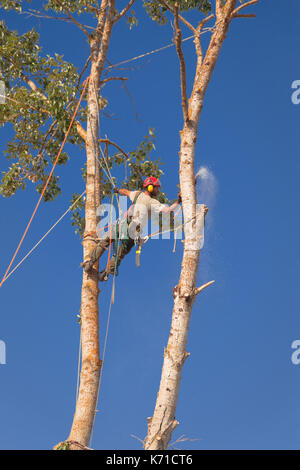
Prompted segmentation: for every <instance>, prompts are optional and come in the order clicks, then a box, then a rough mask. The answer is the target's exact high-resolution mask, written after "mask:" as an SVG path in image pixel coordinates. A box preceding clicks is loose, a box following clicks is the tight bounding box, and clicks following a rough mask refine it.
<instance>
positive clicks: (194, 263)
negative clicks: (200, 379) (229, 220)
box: [144, 0, 237, 450]
mask: <svg viewBox="0 0 300 470" xmlns="http://www.w3.org/2000/svg"><path fill="white" fill-rule="evenodd" d="M236 3H237V0H227V2H226V4H225V6H222V3H221V2H220V1H218V0H217V2H216V4H217V5H216V6H217V9H216V13H217V18H216V25H215V26H216V29H215V31H214V33H213V35H212V37H211V41H210V44H209V47H208V49H207V53H206V56H205V58H204V60H203V58H202V51H201V46H200V31H201V29H197V31H198V33H199V36H198V39H197V38H196V40H195V43H196V52H197V68H196V74H195V80H194V87H193V91H192V95H191V98H190V100H189V105H188V117H187V119H186V120H185V123H184V127H183V130H182V131H181V132H180V152H179V159H180V175H179V176H180V190H181V195H182V206H183V216H184V231H185V241H184V252H183V259H182V265H181V273H180V279H179V283H178V286H176V287H175V288H174V290H173V296H174V307H173V313H172V323H171V330H170V335H169V340H168V345H167V348H166V349H165V351H164V361H163V368H162V375H161V381H160V386H159V391H158V395H157V400H156V406H155V410H154V414H153V416H152V418H148V433H147V436H146V439H145V441H144V447H145V449H146V450H152V449H153V450H158V449H160V450H161V449H162V450H163V449H167V448H168V445H169V442H170V439H171V435H172V432H173V430H174V429H175V428H176V426H177V425H178V421H176V420H175V413H176V406H177V400H178V393H179V386H180V380H181V373H182V367H183V364H184V362H185V360H186V358H187V357H188V356H189V353H187V352H186V344H187V340H188V330H189V323H190V318H191V312H192V308H193V305H194V302H195V299H196V296H197V294H198V293H199V292H200V291H201V290H203V287H205V286H202V287H201V288H196V281H197V273H198V266H199V259H200V247H199V246H198V245H199V235H200V231H201V227H202V226H203V223H204V211H203V210H202V206H197V195H196V188H195V168H194V162H195V146H196V141H197V131H198V122H199V118H200V115H201V111H202V107H203V101H204V97H205V93H206V90H207V86H208V84H209V81H210V78H211V75H212V73H213V70H214V67H215V65H216V62H217V59H218V57H219V54H220V51H221V48H222V45H223V42H224V40H225V37H226V33H227V31H228V27H229V24H230V21H231V19H232V17H233V12H234V8H235V6H236ZM181 66H182V64H181ZM184 88H185V86H183V89H184ZM183 102H184V100H183ZM184 115H185V113H184Z"/></svg>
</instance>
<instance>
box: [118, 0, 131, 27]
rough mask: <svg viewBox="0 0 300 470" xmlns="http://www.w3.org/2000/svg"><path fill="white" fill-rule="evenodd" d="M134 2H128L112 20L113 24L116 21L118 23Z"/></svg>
mask: <svg viewBox="0 0 300 470" xmlns="http://www.w3.org/2000/svg"><path fill="white" fill-rule="evenodd" d="M134 2H135V0H130V2H129V3H128V4H127V5H126V7H125V8H123V10H122V11H121V12H120V13H119V14H118V15H117V16H116V17H115V18H114V20H113V23H114V24H115V23H116V22H117V21H119V20H120V19H121V18H122V17H123V16H124V15H126V13H127V12H128V11H129V10H130V8H131V7H132V5H133V4H134Z"/></svg>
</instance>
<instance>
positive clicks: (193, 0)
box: [143, 0, 212, 25]
mask: <svg viewBox="0 0 300 470" xmlns="http://www.w3.org/2000/svg"><path fill="white" fill-rule="evenodd" d="M176 1H177V3H178V7H179V11H181V12H184V11H189V10H191V9H194V8H197V9H198V10H199V11H200V12H201V13H203V14H205V15H207V14H208V13H209V12H211V10H212V5H211V1H210V0H168V1H167V3H168V5H170V6H171V7H173V8H174V6H175V3H176ZM143 3H144V7H145V8H146V11H147V13H148V15H149V16H150V17H151V18H152V19H153V20H154V21H157V22H158V23H159V24H161V25H162V24H166V23H167V22H168V18H167V17H166V12H167V11H168V9H167V8H166V7H164V6H163V5H161V4H160V3H159V2H158V1H157V0H143Z"/></svg>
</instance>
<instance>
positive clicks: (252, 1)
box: [232, 0, 259, 16]
mask: <svg viewBox="0 0 300 470" xmlns="http://www.w3.org/2000/svg"><path fill="white" fill-rule="evenodd" d="M258 1H259V0H251V1H250V2H246V3H243V5H241V6H239V7H238V8H236V9H235V10H234V11H233V12H232V16H235V15H236V14H237V13H239V12H240V11H241V10H243V9H244V8H246V7H249V6H251V5H255V4H256V3H258Z"/></svg>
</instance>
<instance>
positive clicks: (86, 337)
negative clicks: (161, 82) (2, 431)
mask: <svg viewBox="0 0 300 470" xmlns="http://www.w3.org/2000/svg"><path fill="white" fill-rule="evenodd" d="M108 5H109V6H108ZM107 6H108V12H107V11H106V10H107ZM113 14H114V1H112V0H111V1H107V0H103V1H102V4H101V10H100V13H99V18H98V27H97V30H96V33H95V36H94V39H93V40H92V41H91V74H90V78H89V88H88V103H87V109H88V121H87V134H86V155H87V183H86V206H85V233H86V234H90V233H95V231H96V225H97V220H96V209H97V207H98V206H99V205H100V202H101V201H100V189H101V188H100V171H99V164H98V158H99V144H98V139H99V135H98V133H99V104H98V97H99V88H100V79H101V74H102V70H103V65H104V62H105V59H106V55H107V50H108V46H109V40H110V36H111V31H112V25H113V22H112V19H113ZM99 48H100V49H99ZM94 246H95V242H94V240H93V238H92V237H90V236H87V237H86V238H85V239H84V242H83V254H84V259H87V258H88V256H89V253H90V252H91V251H92V249H93V248H94ZM95 268H96V269H95V270H94V271H93V272H92V273H91V274H89V275H88V274H86V273H85V272H84V273H83V280H82V290H81V340H82V367H81V374H80V387H79V394H78V400H77V403H76V411H75V415H74V419H73V425H72V429H71V432H70V436H69V438H68V442H70V447H69V448H70V449H81V448H82V446H88V445H89V442H90V438H91V433H92V430H93V425H94V419H95V413H96V406H97V399H98V387H99V377H100V370H101V360H100V352H99V305H98V296H99V288H98V283H99V281H98V263H97V264H95ZM77 443H79V445H77Z"/></svg>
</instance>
